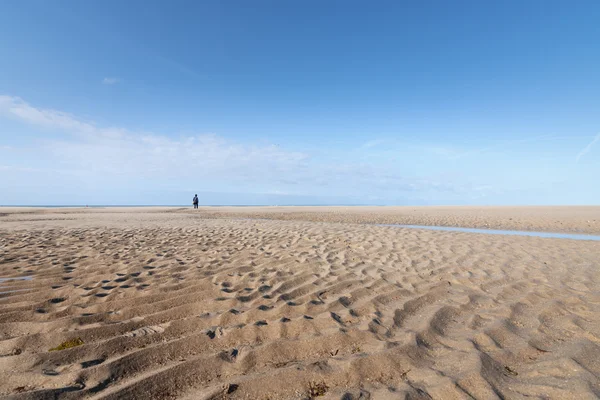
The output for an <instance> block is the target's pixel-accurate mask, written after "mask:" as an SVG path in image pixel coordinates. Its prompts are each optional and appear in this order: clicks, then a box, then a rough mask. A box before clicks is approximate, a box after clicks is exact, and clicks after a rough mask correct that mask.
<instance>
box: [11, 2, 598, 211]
mask: <svg viewBox="0 0 600 400" xmlns="http://www.w3.org/2000/svg"><path fill="white" fill-rule="evenodd" d="M598 21H600V3H599V2H597V1H585V0H582V1H578V2H567V1H553V0H550V1H534V0H531V1H525V2H524V1H503V2H482V1H456V2H447V1H423V2H403V1H375V2H366V1H364V2H363V1H334V0H331V1H313V0H307V1H275V0H273V1H263V0H256V1H252V2H249V1H210V2H209V1H206V2H201V1H189V2H182V1H172V2H171V1H170V2H167V1H162V2H156V1H127V2H123V1H102V2H88V1H55V2H48V1H28V0H24V1H19V2H8V1H5V2H0V38H1V39H0V205H9V204H187V203H189V202H190V201H191V197H192V195H193V194H194V193H199V194H200V195H201V196H200V197H201V202H202V203H204V204H599V203H600V201H599V199H600V185H599V184H598V176H600V73H599V71H600V51H599V47H598V43H600V24H599V23H598Z"/></svg>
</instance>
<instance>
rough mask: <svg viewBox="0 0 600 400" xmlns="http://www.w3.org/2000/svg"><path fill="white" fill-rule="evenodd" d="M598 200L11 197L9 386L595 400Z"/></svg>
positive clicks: (2, 297)
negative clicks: (293, 201) (208, 202)
mask: <svg viewBox="0 0 600 400" xmlns="http://www.w3.org/2000/svg"><path fill="white" fill-rule="evenodd" d="M393 223H394V224H415V225H439V226H463V227H477V228H496V229H520V230H530V231H549V232H576V233H588V234H599V233H600V207H240V208H235V207H219V208H213V207H201V208H200V209H199V210H192V209H191V207H190V208H177V207H171V208H160V207H148V208H103V209H101V208H90V209H85V208H72V209H38V208H0V278H1V279H0V396H3V397H7V398H11V399H55V398H59V399H74V398H90V399H122V398H127V399H151V398H152V399H166V398H183V399H265V400H266V399H271V400H274V399H311V398H319V399H344V400H350V399H472V398H476V399H525V398H536V399H596V398H598V397H600V242H594V241H574V240H567V239H547V238H537V237H518V236H493V235H486V234H473V233H462V232H437V231H429V230H420V229H407V228H398V227H383V226H377V225H375V224H393Z"/></svg>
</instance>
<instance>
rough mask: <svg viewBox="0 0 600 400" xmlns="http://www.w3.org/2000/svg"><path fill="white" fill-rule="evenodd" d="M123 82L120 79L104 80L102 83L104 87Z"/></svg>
mask: <svg viewBox="0 0 600 400" xmlns="http://www.w3.org/2000/svg"><path fill="white" fill-rule="evenodd" d="M120 81H121V80H120V79H118V78H104V79H103V80H102V83H103V84H104V85H114V84H115V83H119V82H120Z"/></svg>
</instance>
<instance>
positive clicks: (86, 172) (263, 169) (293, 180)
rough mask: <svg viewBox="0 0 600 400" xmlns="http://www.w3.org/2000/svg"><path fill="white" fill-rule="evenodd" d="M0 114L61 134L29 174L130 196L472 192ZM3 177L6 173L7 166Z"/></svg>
mask: <svg viewBox="0 0 600 400" xmlns="http://www.w3.org/2000/svg"><path fill="white" fill-rule="evenodd" d="M2 114H5V115H8V116H10V117H11V118H14V119H17V120H20V121H22V122H24V123H27V124H30V125H34V126H39V127H42V128H44V129H48V130H52V131H54V132H58V133H61V136H59V137H60V138H59V139H56V136H55V135H53V136H52V137H50V136H49V137H48V138H45V139H44V138H42V140H41V141H37V142H36V144H35V146H38V147H37V148H35V149H33V148H31V151H30V152H28V154H29V157H30V159H28V160H24V161H25V162H27V163H28V164H27V165H30V166H31V167H32V168H38V167H39V168H45V166H51V167H52V168H54V169H55V170H56V171H59V172H58V173H57V174H55V176H57V178H51V179H59V177H62V178H60V179H63V178H64V176H65V175H66V174H68V175H69V176H71V177H73V176H75V177H76V178H73V179H80V180H79V181H71V180H70V181H69V182H78V183H77V184H78V185H82V184H85V185H91V186H93V187H101V188H102V189H103V190H110V187H111V186H110V185H114V187H119V186H118V185H121V186H120V187H127V188H128V189H129V190H131V191H136V190H140V187H142V186H144V187H145V185H148V184H149V185H151V186H152V187H167V186H168V187H175V186H177V187H189V186H190V184H191V183H194V184H198V185H200V186H201V187H205V188H206V189H207V190H221V191H236V192H240V193H242V192H254V193H269V192H270V193H276V192H278V193H288V194H290V195H293V194H295V195H320V196H322V195H328V196H346V197H348V198H350V197H355V198H357V197H360V196H362V197H365V196H371V197H372V196H375V197H377V198H382V199H383V198H388V199H397V198H401V197H402V196H404V195H405V194H406V193H415V194H416V196H418V193H421V194H425V195H426V196H427V197H428V198H431V196H432V193H438V194H444V193H446V194H450V195H458V193H467V194H468V193H472V191H473V187H474V185H475V184H473V185H471V184H469V185H460V184H456V183H455V182H448V181H445V180H443V179H440V178H439V177H438V178H437V179H436V178H435V177H430V178H418V177H412V178H406V177H405V176H403V174H402V173H401V172H400V169H399V168H395V167H392V168H390V166H389V165H384V164H382V163H381V162H379V161H378V160H374V162H371V163H359V162H357V161H354V162H353V161H352V160H348V162H347V163H339V162H336V161H335V157H334V158H331V157H328V158H325V159H322V160H321V161H320V162H319V161H317V160H316V159H312V158H311V157H309V155H308V154H305V153H302V152H297V151H290V150H286V149H284V148H282V147H280V146H276V145H269V144H263V145H250V144H244V143H240V142H236V141H232V140H228V139H225V138H223V137H220V136H217V135H214V134H195V135H182V136H177V137H175V136H173V135H163V134H157V133H149V132H137V131H133V130H130V129H125V128H121V127H102V126H99V125H98V124H97V123H95V122H93V121H86V120H83V119H81V118H79V117H77V116H74V115H72V114H69V113H65V112H62V111H57V110H52V109H44V108H38V107H35V106H32V105H30V104H29V103H27V102H25V101H23V100H22V99H20V98H17V97H11V96H0V115H2ZM372 144H373V145H377V144H378V143H372ZM31 146H34V145H33V144H32V145H31ZM367 147H370V146H367ZM21 161H23V160H21ZM4 170H5V172H8V167H7V168H5V169H4ZM61 171H66V172H61ZM413 175H414V174H413ZM32 179H33V178H32ZM69 179H71V178H69ZM42 183H47V182H46V181H44V182H42ZM65 185H66V186H69V187H70V186H73V185H74V184H73V183H69V184H65ZM480 185H481V183H480V184H479V185H478V186H480ZM63 186H64V185H63ZM480 190H481V189H480ZM484 191H485V190H484Z"/></svg>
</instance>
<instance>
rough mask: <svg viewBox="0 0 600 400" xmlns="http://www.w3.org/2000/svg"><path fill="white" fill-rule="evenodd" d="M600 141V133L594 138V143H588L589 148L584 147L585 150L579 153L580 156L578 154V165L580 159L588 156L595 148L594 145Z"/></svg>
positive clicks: (576, 160) (576, 158)
mask: <svg viewBox="0 0 600 400" xmlns="http://www.w3.org/2000/svg"><path fill="white" fill-rule="evenodd" d="M599 140H600V133H599V134H597V135H596V136H595V137H594V139H592V141H591V142H589V143H588V145H587V146H585V147H584V148H583V149H582V150H581V151H580V152H579V154H577V157H575V162H576V163H577V162H579V159H580V158H581V157H583V156H584V155H586V154H587V153H588V152H589V151H590V150H591V149H592V146H594V144H596V142H597V141H599Z"/></svg>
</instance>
